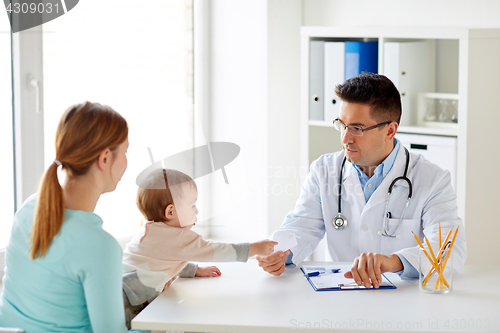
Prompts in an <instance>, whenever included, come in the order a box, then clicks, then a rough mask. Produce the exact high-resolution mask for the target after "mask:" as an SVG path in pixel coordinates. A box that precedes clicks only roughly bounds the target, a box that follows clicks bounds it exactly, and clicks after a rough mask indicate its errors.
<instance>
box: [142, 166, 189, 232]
mask: <svg viewBox="0 0 500 333" xmlns="http://www.w3.org/2000/svg"><path fill="white" fill-rule="evenodd" d="M182 185H189V186H190V189H197V187H196V183H195V182H194V180H193V178H191V177H190V176H188V175H186V174H185V173H183V172H180V171H177V170H173V169H156V170H153V171H151V173H149V174H148V175H147V176H146V177H145V178H144V179H143V180H141V182H140V184H139V189H138V190H137V197H136V204H137V208H139V210H140V211H141V213H142V215H144V218H145V219H146V220H148V221H154V222H165V221H166V220H167V217H166V216H165V208H167V206H168V205H174V206H175V203H174V202H177V203H179V202H180V201H181V200H182V197H183V194H184V192H183V191H184V190H185V187H184V186H182Z"/></svg>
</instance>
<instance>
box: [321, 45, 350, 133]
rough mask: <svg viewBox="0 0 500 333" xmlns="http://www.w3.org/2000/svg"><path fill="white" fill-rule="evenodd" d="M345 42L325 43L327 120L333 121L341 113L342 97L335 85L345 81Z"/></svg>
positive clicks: (325, 107)
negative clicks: (339, 95) (337, 92)
mask: <svg viewBox="0 0 500 333" xmlns="http://www.w3.org/2000/svg"><path fill="white" fill-rule="evenodd" d="M344 72H345V43H344V42H326V43H325V100H324V105H325V106H324V110H325V118H324V120H325V121H326V122H329V123H331V122H332V121H333V120H334V119H335V118H337V117H338V115H339V107H340V99H339V98H338V97H337V95H336V94H335V86H336V85H337V84H339V83H342V82H344Z"/></svg>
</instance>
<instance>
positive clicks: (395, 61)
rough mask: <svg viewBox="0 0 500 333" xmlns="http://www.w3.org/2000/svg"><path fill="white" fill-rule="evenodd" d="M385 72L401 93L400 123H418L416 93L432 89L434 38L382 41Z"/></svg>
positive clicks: (433, 89)
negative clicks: (410, 40) (401, 109)
mask: <svg viewBox="0 0 500 333" xmlns="http://www.w3.org/2000/svg"><path fill="white" fill-rule="evenodd" d="M383 60H384V75H385V76H387V77H388V78H389V79H390V80H391V81H392V82H393V83H394V85H395V86H396V88H398V90H399V93H400V94H401V104H402V106H403V114H402V115H401V122H400V125H401V126H412V125H415V124H418V122H419V119H417V114H418V112H417V110H418V94H419V93H422V92H428V91H435V82H436V42H435V41H419V42H413V41H412V42H386V43H384V59H383Z"/></svg>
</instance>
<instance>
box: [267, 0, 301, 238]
mask: <svg viewBox="0 0 500 333" xmlns="http://www.w3.org/2000/svg"><path fill="white" fill-rule="evenodd" d="M301 24H302V1H301V0H269V1H268V24H267V26H268V41H267V47H268V50H267V54H268V59H267V63H268V66H267V68H268V73H267V74H268V76H267V80H268V81H267V82H268V123H269V126H268V149H269V151H268V180H269V183H268V185H267V188H268V195H267V197H268V204H269V212H268V233H272V232H273V231H274V230H276V229H277V228H278V227H279V226H280V225H281V222H282V221H283V218H284V217H285V215H286V214H287V213H288V212H289V211H290V210H291V209H292V208H293V207H294V206H295V201H296V199H297V198H298V196H299V191H300V187H301V183H300V172H304V171H305V170H301V169H300V167H299V155H300V154H299V149H298V147H299V146H300V142H299V132H300V130H299V124H300V99H299V96H300V38H299V36H300V26H301Z"/></svg>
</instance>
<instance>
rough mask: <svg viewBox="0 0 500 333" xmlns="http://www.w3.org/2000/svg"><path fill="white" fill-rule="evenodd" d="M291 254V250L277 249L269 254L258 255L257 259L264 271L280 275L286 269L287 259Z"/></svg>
mask: <svg viewBox="0 0 500 333" xmlns="http://www.w3.org/2000/svg"><path fill="white" fill-rule="evenodd" d="M289 255H290V250H287V251H286V252H283V251H277V252H275V253H273V254H270V255H268V256H257V257H256V259H257V261H258V262H259V266H260V267H262V269H263V270H264V271H266V272H268V273H269V274H272V275H275V276H280V275H281V274H283V272H284V271H285V261H286V258H287V257H288V256H289Z"/></svg>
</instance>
